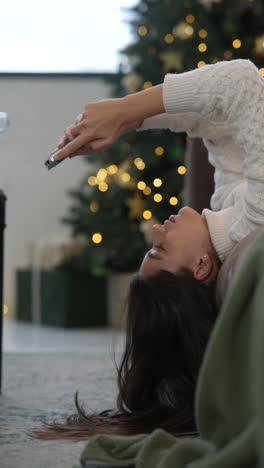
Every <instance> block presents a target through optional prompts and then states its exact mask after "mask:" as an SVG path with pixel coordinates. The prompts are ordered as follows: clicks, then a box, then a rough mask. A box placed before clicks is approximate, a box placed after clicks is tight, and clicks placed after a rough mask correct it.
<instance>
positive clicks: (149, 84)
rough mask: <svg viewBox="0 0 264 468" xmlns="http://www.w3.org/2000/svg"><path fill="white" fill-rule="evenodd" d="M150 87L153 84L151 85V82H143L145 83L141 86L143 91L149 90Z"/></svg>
mask: <svg viewBox="0 0 264 468" xmlns="http://www.w3.org/2000/svg"><path fill="white" fill-rule="evenodd" d="M152 86H153V84H152V83H151V81H145V83H144V84H143V89H147V88H151V87H152Z"/></svg>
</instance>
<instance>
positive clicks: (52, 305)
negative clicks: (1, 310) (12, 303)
mask: <svg viewBox="0 0 264 468" xmlns="http://www.w3.org/2000/svg"><path fill="white" fill-rule="evenodd" d="M33 274H36V273H33V272H32V270H17V271H16V316H17V318H18V319H19V320H24V321H33V317H32V298H33V294H32V293H33V289H32V284H33V281H32V280H33V276H32V275H33ZM37 274H38V275H39V277H38V281H39V289H38V290H39V298H38V303H39V313H40V322H41V323H43V324H45V325H53V326H61V327H72V328H73V327H106V326H108V317H107V277H106V276H98V277H97V276H91V275H89V273H84V272H74V273H73V272H68V271H63V270H58V271H56V270H54V271H40V272H38V273H37Z"/></svg>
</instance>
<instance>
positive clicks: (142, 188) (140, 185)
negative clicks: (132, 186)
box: [137, 180, 146, 190]
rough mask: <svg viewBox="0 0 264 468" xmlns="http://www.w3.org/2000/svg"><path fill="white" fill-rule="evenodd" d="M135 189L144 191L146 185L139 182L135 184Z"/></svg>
mask: <svg viewBox="0 0 264 468" xmlns="http://www.w3.org/2000/svg"><path fill="white" fill-rule="evenodd" d="M137 188H138V189H139V190H144V189H145V188H146V184H145V182H143V181H142V180H140V181H139V182H138V183H137Z"/></svg>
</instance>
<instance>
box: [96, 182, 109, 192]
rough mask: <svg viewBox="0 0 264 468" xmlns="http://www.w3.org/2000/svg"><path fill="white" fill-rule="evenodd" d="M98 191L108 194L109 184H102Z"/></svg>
mask: <svg viewBox="0 0 264 468" xmlns="http://www.w3.org/2000/svg"><path fill="white" fill-rule="evenodd" d="M98 189H99V190H100V192H106V191H107V190H108V184H106V183H105V182H101V183H100V184H99V185H98Z"/></svg>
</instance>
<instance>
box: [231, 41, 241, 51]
mask: <svg viewBox="0 0 264 468" xmlns="http://www.w3.org/2000/svg"><path fill="white" fill-rule="evenodd" d="M232 45H233V47H234V49H240V47H241V45H242V43H241V41H240V39H235V40H234V41H233V44H232Z"/></svg>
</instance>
